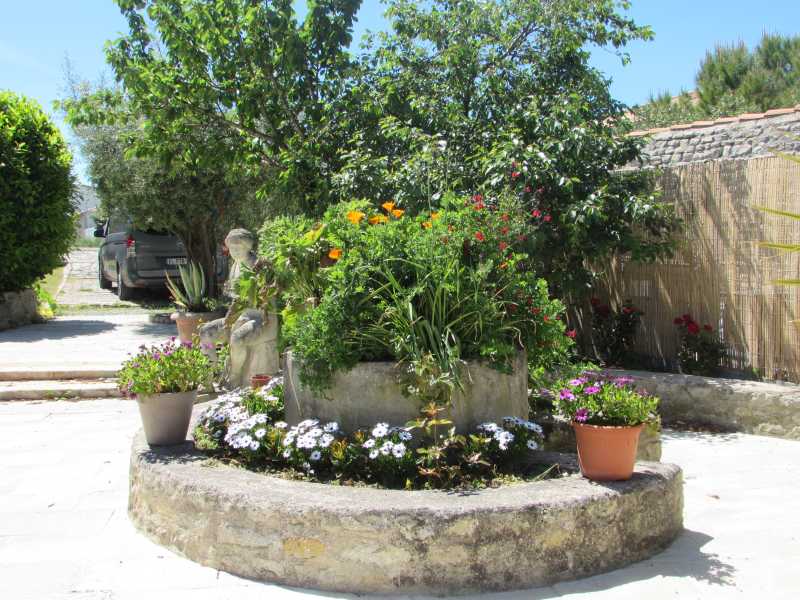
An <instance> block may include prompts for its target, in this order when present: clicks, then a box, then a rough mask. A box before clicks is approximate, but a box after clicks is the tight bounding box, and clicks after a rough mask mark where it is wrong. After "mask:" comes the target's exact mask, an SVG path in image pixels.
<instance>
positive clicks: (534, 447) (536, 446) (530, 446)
mask: <svg viewBox="0 0 800 600" xmlns="http://www.w3.org/2000/svg"><path fill="white" fill-rule="evenodd" d="M527 446H528V450H538V449H539V444H537V443H536V441H535V440H528V443H527Z"/></svg>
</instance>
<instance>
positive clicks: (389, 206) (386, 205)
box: [381, 200, 394, 213]
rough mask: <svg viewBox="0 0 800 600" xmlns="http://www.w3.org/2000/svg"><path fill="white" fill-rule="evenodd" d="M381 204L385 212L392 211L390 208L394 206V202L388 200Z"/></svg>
mask: <svg viewBox="0 0 800 600" xmlns="http://www.w3.org/2000/svg"><path fill="white" fill-rule="evenodd" d="M381 206H382V207H383V210H385V211H386V212H387V213H388V212H392V209H393V208H394V202H393V201H392V200H390V201H388V202H384V203H383V204H381Z"/></svg>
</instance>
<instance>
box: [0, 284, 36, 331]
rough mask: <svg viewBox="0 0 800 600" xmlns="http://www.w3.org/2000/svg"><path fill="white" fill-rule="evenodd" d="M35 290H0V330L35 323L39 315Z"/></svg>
mask: <svg viewBox="0 0 800 600" xmlns="http://www.w3.org/2000/svg"><path fill="white" fill-rule="evenodd" d="M37 308H38V301H37V299H36V292H34V291H33V290H22V291H21V292H0V331H3V330H4V329H11V328H12V327H19V326H21V325H28V324H30V323H37V322H39V321H40V320H41V318H40V317H39V312H38V310H37Z"/></svg>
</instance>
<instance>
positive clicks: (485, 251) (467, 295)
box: [266, 196, 572, 403]
mask: <svg viewBox="0 0 800 600" xmlns="http://www.w3.org/2000/svg"><path fill="white" fill-rule="evenodd" d="M534 219H535V218H534V217H531V216H530V215H528V214H527V213H524V212H521V211H520V210H519V205H518V203H517V202H516V201H515V200H513V199H510V200H508V201H502V202H500V203H499V204H497V205H491V206H490V205H487V204H485V203H484V202H483V200H482V199H477V200H476V199H472V200H469V199H468V200H466V201H464V200H463V199H461V198H457V197H455V196H447V197H445V198H443V200H442V202H441V207H440V208H439V209H438V210H434V211H425V212H424V213H423V214H420V215H417V216H416V217H412V216H406V215H405V214H404V212H403V211H402V210H400V209H397V208H395V207H394V203H393V202H386V203H384V204H383V205H382V207H381V208H380V209H379V208H375V207H372V206H371V205H370V204H369V203H368V202H365V201H356V202H349V203H344V204H341V205H336V206H333V207H331V208H330V209H329V210H328V211H327V213H326V215H325V218H324V220H323V224H322V225H319V226H317V227H316V228H315V229H313V230H312V232H313V235H312V236H310V237H306V236H301V237H300V238H297V241H296V242H295V244H296V246H297V247H296V248H295V250H289V249H288V248H285V249H284V250H282V251H281V253H280V254H273V255H272V256H267V257H266V259H267V260H271V261H277V262H280V259H279V257H280V256H285V255H288V254H294V255H298V254H300V255H302V256H306V259H307V260H308V265H309V266H311V265H313V264H314V263H315V264H316V267H315V269H313V270H310V271H309V275H306V276H303V277H301V278H300V281H299V285H300V287H301V289H302V290H303V294H302V295H301V294H298V293H296V292H295V291H293V288H292V285H291V282H290V284H289V286H288V288H286V292H285V294H286V295H287V297H290V298H292V297H294V298H299V297H301V296H303V295H304V294H305V293H306V292H307V291H309V290H310V291H311V292H313V293H314V295H313V296H304V299H305V301H304V303H303V304H302V305H292V304H287V308H286V309H285V310H284V314H285V315H286V316H287V318H285V319H284V324H283V325H284V326H283V330H282V335H283V336H284V338H285V343H286V344H287V345H288V346H291V348H292V349H293V351H294V353H295V355H296V356H297V357H298V358H299V359H300V360H301V362H302V365H303V366H302V368H301V371H300V374H301V378H302V380H303V381H304V383H306V384H308V385H311V386H312V387H316V388H324V387H326V386H327V385H328V384H329V382H330V380H331V377H332V376H333V374H334V373H335V372H336V371H338V370H345V369H348V368H351V367H352V366H354V365H355V364H356V363H357V362H360V361H375V360H393V361H397V362H400V363H402V364H403V365H404V366H405V367H406V368H407V372H408V374H409V381H408V387H407V389H408V391H409V393H411V394H413V395H417V396H419V397H420V398H421V400H424V401H426V402H427V401H430V400H434V401H436V402H440V403H446V402H447V401H448V400H449V397H450V395H451V394H452V392H453V391H454V389H456V388H457V387H460V385H461V383H460V371H461V364H462V361H463V360H470V359H473V360H475V359H478V360H486V361H488V362H489V363H490V364H491V365H493V366H494V367H495V368H498V369H501V370H508V369H510V368H511V366H512V364H513V361H514V358H515V357H516V353H517V351H518V349H519V348H524V349H525V350H526V351H527V353H528V359H529V361H530V362H531V363H532V364H533V365H540V364H545V363H552V362H557V361H559V360H563V359H564V357H566V355H567V354H568V350H569V348H570V346H571V344H572V342H571V339H570V338H569V337H568V336H566V335H565V333H564V324H563V323H562V321H561V318H562V313H563V306H562V304H561V303H560V302H558V301H556V300H551V299H550V298H549V296H548V290H547V284H546V283H545V282H544V281H543V280H541V279H538V278H537V277H536V276H535V275H534V273H533V272H532V271H531V269H530V264H529V263H530V257H529V255H528V254H526V253H525V252H524V249H523V248H524V246H523V244H524V238H525V235H526V234H525V233H523V232H524V231H528V230H530V229H531V228H532V227H535V224H534V223H533V221H534ZM311 238H313V239H314V241H313V244H312V245H311V246H309V245H308V244H309V241H308V240H309V239H311ZM310 248H313V251H312V250H310ZM309 281H312V282H313V286H311V288H309V286H308V282H309Z"/></svg>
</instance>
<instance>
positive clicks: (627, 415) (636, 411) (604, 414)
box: [551, 371, 658, 426]
mask: <svg viewBox="0 0 800 600" xmlns="http://www.w3.org/2000/svg"><path fill="white" fill-rule="evenodd" d="M634 381H635V380H634V379H633V378H632V377H615V376H613V375H608V374H606V373H599V372H590V371H586V372H584V373H583V375H581V376H580V377H577V378H575V379H571V380H569V381H566V380H562V381H560V382H558V383H557V384H556V386H555V387H553V388H552V390H551V394H552V396H553V397H554V400H555V408H556V411H557V413H558V414H559V415H561V416H562V417H563V418H565V419H567V420H568V421H575V422H578V423H586V424H589V425H611V426H635V425H640V424H642V423H650V422H653V421H655V420H656V419H657V418H658V417H657V414H656V409H657V408H658V398H656V397H654V396H650V395H648V394H646V393H645V392H639V391H637V390H636V389H635V388H634V387H633V385H632V384H633V383H634Z"/></svg>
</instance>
